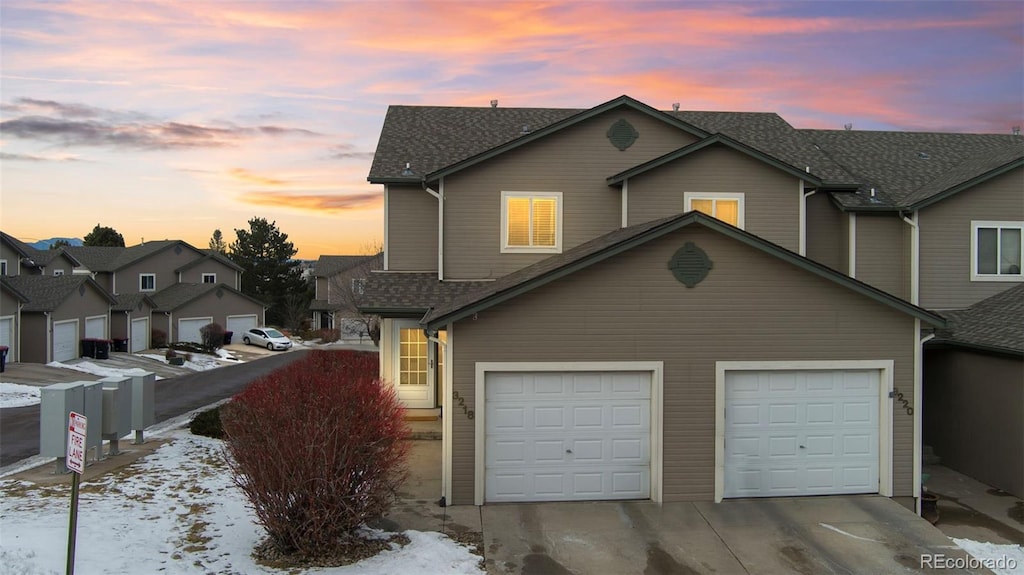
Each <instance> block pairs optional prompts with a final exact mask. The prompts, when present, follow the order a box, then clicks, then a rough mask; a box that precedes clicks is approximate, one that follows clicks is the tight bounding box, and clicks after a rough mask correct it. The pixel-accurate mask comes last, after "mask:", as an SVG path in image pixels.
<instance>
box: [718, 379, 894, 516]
mask: <svg viewBox="0 0 1024 575" xmlns="http://www.w3.org/2000/svg"><path fill="white" fill-rule="evenodd" d="M878 386H879V372H878V371H875V370H863V371H734V372H727V373H726V379H725V489H724V492H723V495H724V496H725V497H775V496H790V495H826V494H846V493H877V492H878V491H879V489H878V458H879V455H878V433H879V431H878V428H879V421H878V416H879V412H878V401H879V399H878V393H879V390H878Z"/></svg>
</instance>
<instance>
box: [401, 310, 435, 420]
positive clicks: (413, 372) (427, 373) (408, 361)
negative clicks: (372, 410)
mask: <svg viewBox="0 0 1024 575" xmlns="http://www.w3.org/2000/svg"><path fill="white" fill-rule="evenodd" d="M394 338H395V339H394V342H395V343H394V348H393V349H394V355H393V357H394V361H395V367H394V372H393V373H394V379H395V384H396V385H397V386H398V398H399V399H400V400H402V404H403V405H405V406H406V407H409V408H413V409H423V408H431V407H434V378H433V373H432V372H433V370H431V368H430V357H429V355H428V353H427V350H428V347H429V346H430V345H433V344H432V343H431V342H429V341H428V340H427V337H426V334H424V333H423V328H422V327H420V326H419V324H418V323H417V322H415V321H408V322H406V321H396V322H395V334H394Z"/></svg>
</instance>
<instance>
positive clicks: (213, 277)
mask: <svg viewBox="0 0 1024 575" xmlns="http://www.w3.org/2000/svg"><path fill="white" fill-rule="evenodd" d="M203 283H204V284H215V283H217V274H203Z"/></svg>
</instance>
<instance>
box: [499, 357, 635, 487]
mask: <svg viewBox="0 0 1024 575" xmlns="http://www.w3.org/2000/svg"><path fill="white" fill-rule="evenodd" d="M486 377H487V379H486V382H485V389H486V394H485V395H486V402H487V412H486V421H485V426H486V434H487V436H486V446H485V466H484V473H485V479H484V481H485V498H486V500H487V501H492V502H496V501H571V500H596V499H648V498H650V496H651V491H650V487H651V376H650V374H649V373H620V372H613V373H582V372H572V373H564V372H562V373H500V372H499V373H488V374H487V376H486Z"/></svg>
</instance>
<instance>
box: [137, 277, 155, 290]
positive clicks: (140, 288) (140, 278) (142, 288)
mask: <svg viewBox="0 0 1024 575" xmlns="http://www.w3.org/2000/svg"><path fill="white" fill-rule="evenodd" d="M145 277H151V278H153V287H152V288H150V289H146V288H144V287H142V278H145ZM139 291H156V274H139Z"/></svg>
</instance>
